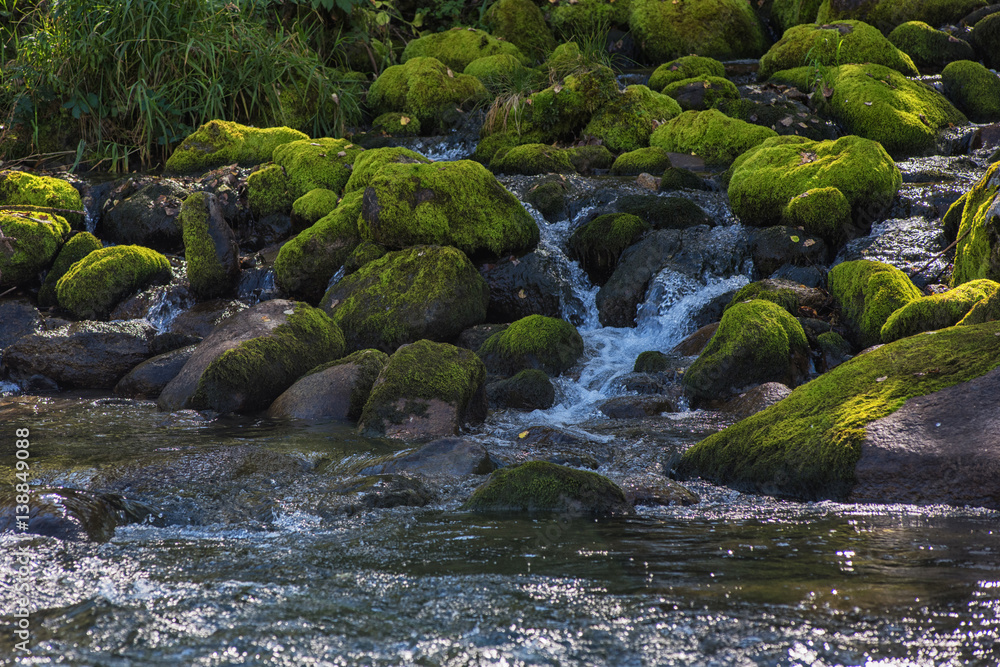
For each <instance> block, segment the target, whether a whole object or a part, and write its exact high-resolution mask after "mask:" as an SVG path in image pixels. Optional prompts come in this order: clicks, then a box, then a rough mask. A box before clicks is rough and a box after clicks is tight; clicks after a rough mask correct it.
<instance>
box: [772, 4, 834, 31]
mask: <svg viewBox="0 0 1000 667" xmlns="http://www.w3.org/2000/svg"><path fill="white" fill-rule="evenodd" d="M822 3H823V0H774V4H772V5H771V22H772V23H774V27H775V28H776V29H777V31H778V34H779V35H780V34H783V33H784V32H785V31H786V30H788V29H789V28H791V27H792V26H796V25H800V24H802V23H812V22H813V21H815V20H816V12H817V10H819V6H820V5H821V4H822Z"/></svg>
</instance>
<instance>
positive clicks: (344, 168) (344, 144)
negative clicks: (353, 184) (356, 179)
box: [273, 139, 364, 201]
mask: <svg viewBox="0 0 1000 667" xmlns="http://www.w3.org/2000/svg"><path fill="white" fill-rule="evenodd" d="M362 151H364V149H363V148H361V147H360V146H357V145H355V144H353V143H351V142H350V141H348V140H347V139H309V140H305V141H292V142H289V143H287V144H282V145H281V146H278V147H277V148H275V149H274V155H273V159H274V162H275V164H279V165H281V166H282V167H284V168H285V173H286V174H288V192H289V194H290V195H291V197H292V200H293V201H294V200H295V199H298V198H299V197H301V196H302V195H304V194H306V193H307V192H309V191H310V190H313V189H315V188H326V189H327V190H333V191H334V192H337V193H340V192H341V191H343V189H344V186H345V185H347V179H349V178H350V177H351V170H352V168H353V164H354V160H355V159H357V157H358V156H359V155H361V153H362Z"/></svg>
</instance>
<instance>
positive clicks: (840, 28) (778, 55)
mask: <svg viewBox="0 0 1000 667" xmlns="http://www.w3.org/2000/svg"><path fill="white" fill-rule="evenodd" d="M814 62H815V63H819V64H820V65H822V66H824V67H837V66H838V65H846V64H849V63H875V64H878V65H884V66H886V67H891V68H892V69H894V70H896V71H897V72H901V73H903V74H905V75H907V76H917V75H918V74H919V72H918V71H917V68H916V66H915V65H914V64H913V61H912V60H910V57H909V56H908V55H906V54H905V53H903V52H902V51H900V50H899V49H897V48H896V47H895V46H893V45H892V42H890V41H889V40H888V39H886V38H885V36H884V35H883V34H882V33H881V32H879V31H878V29H877V28H873V27H872V26H870V25H868V24H867V23H862V22H861V21H840V22H838V23H836V24H833V25H829V26H827V25H819V24H816V23H807V24H804V25H797V26H795V27H794V28H791V29H789V30H788V31H786V32H785V34H784V35H783V36H782V38H781V39H780V40H778V42H777V43H776V44H775V45H774V46H772V47H771V49H770V50H769V51H768V52H767V53H765V54H764V56H763V57H762V58H761V59H760V69H759V70H758V72H757V76H758V78H759V79H760V80H761V81H763V80H765V79H767V78H768V77H770V76H771V75H772V74H774V73H775V72H777V71H779V70H783V69H791V68H793V67H801V66H802V65H811V64H813V63H814Z"/></svg>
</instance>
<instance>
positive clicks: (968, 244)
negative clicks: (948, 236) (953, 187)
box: [948, 163, 1000, 286]
mask: <svg viewBox="0 0 1000 667" xmlns="http://www.w3.org/2000/svg"><path fill="white" fill-rule="evenodd" d="M998 185H1000V163H996V164H993V165H992V166H991V167H990V168H989V169H988V170H987V171H986V173H985V174H984V175H983V177H982V178H980V179H979V180H978V181H977V182H976V184H975V185H974V186H973V187H972V189H971V190H969V191H968V192H967V193H965V194H964V195H962V198H961V199H959V200H958V201H957V202H955V204H954V205H953V206H952V208H951V209H949V211H948V214H949V216H950V215H951V214H952V211H956V210H961V218H960V219H959V223H958V236H957V238H958V245H957V247H956V249H955V270H954V273H953V274H952V278H951V284H952V285H953V286H955V285H961V284H962V283H965V282H969V281H970V280H975V279H976V278H989V279H990V280H1000V196H997V192H998Z"/></svg>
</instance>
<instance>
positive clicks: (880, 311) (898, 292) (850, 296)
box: [827, 259, 923, 349]
mask: <svg viewBox="0 0 1000 667" xmlns="http://www.w3.org/2000/svg"><path fill="white" fill-rule="evenodd" d="M827 284H828V288H829V290H830V295H831V296H833V298H834V299H836V300H837V303H839V304H840V311H841V313H842V315H843V318H844V324H846V325H847V327H848V328H849V330H850V332H849V336H848V338H849V339H850V340H851V342H852V343H854V345H855V346H856V347H857V348H858V349H864V348H867V347H870V346H872V345H877V344H878V343H881V342H882V327H883V326H885V323H886V321H887V320H888V319H889V316H890V315H892V314H893V313H894V312H896V311H897V310H899V309H900V308H902V307H903V306H905V305H906V304H908V303H910V302H911V301H914V300H915V299H919V298H920V297H922V296H923V294H921V292H920V290H919V289H917V288H916V287H915V286H914V284H913V283H912V282H911V281H910V279H909V278H908V277H907V276H906V274H905V273H903V272H902V271H900V270H899V269H897V268H896V267H894V266H890V265H888V264H883V263H882V262H872V261H869V260H866V259H859V260H856V261H853V262H843V263H842V264H838V265H837V266H835V267H833V268H832V269H831V270H830V273H829V274H828V275H827Z"/></svg>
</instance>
